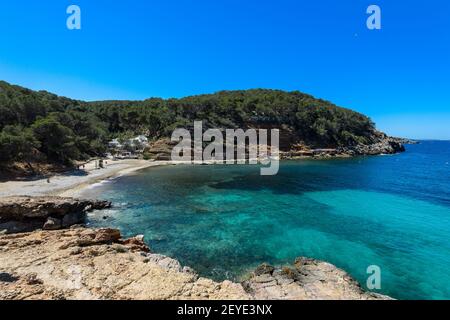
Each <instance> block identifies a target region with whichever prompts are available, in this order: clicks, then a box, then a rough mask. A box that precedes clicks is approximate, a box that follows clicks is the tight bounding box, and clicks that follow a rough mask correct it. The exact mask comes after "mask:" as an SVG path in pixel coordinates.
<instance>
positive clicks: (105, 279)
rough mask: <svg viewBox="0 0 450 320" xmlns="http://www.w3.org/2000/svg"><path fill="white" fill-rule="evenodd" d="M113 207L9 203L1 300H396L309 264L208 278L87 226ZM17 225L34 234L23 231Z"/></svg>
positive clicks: (2, 239)
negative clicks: (87, 218) (88, 216)
mask: <svg viewBox="0 0 450 320" xmlns="http://www.w3.org/2000/svg"><path fill="white" fill-rule="evenodd" d="M109 206H110V203H108V202H102V201H91V200H77V199H71V198H57V197H50V198H49V197H47V198H43V197H41V198H31V197H16V198H4V199H2V200H1V201H0V218H1V219H2V225H3V228H4V226H5V224H6V225H7V226H8V228H7V229H4V231H3V234H2V235H0V300H22V299H31V300H43V299H54V300H60V299H89V300H91V299H94V300H97V299H108V300H154V299H214V300H223V299H240V300H253V299H257V300H258V299H295V300H303V299H345V300H349V299H351V300H367V299H389V298H388V297H386V296H382V295H378V294H374V293H368V292H365V291H364V290H363V289H362V288H361V287H360V286H359V284H358V283H357V282H356V281H355V280H353V279H352V278H351V277H350V276H349V275H348V274H347V273H346V272H344V271H342V270H340V269H338V268H336V267H335V266H333V265H331V264H328V263H325V262H321V261H317V260H312V259H306V258H298V259H296V261H295V262H294V263H293V264H292V265H291V266H286V267H283V268H275V267H272V266H270V265H266V264H264V265H261V266H260V267H258V268H257V269H256V270H254V271H253V272H251V273H250V274H249V276H248V277H247V279H246V280H245V281H243V282H242V283H235V282H231V281H224V282H221V283H219V282H215V281H213V280H210V279H206V278H202V277H199V276H198V275H197V274H196V272H195V271H194V270H192V269H191V268H189V267H183V266H182V265H181V264H180V263H179V262H178V261H177V260H174V259H172V258H169V257H166V256H163V255H160V254H157V253H153V252H151V249H150V248H149V247H148V246H147V245H146V244H145V243H144V238H143V236H136V237H134V238H131V239H123V238H122V236H121V234H120V232H119V231H118V230H115V229H89V228H85V227H83V226H82V225H81V224H82V223H83V222H84V217H83V216H84V214H85V213H86V212H87V211H89V210H93V209H103V208H107V207H109ZM73 214H76V217H77V218H76V219H74V218H72V217H71V216H72V215H73ZM68 216H70V217H71V218H67V217H68ZM54 219H55V220H56V222H55V223H56V226H57V227H56V226H55V225H54V224H53V223H54ZM49 223H50V228H49ZM15 224H16V225H20V226H22V224H27V228H31V229H33V228H34V229H33V231H31V232H23V231H17V230H19V229H20V228H17V227H12V226H14V225H15ZM0 229H2V227H0ZM43 229H50V230H43ZM54 229H58V230H54ZM28 231H29V230H28Z"/></svg>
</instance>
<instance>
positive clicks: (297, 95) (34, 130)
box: [0, 82, 375, 164]
mask: <svg viewBox="0 0 450 320" xmlns="http://www.w3.org/2000/svg"><path fill="white" fill-rule="evenodd" d="M195 120H201V121H203V124H204V128H205V129H208V128H223V129H228V128H230V129H236V128H243V129H246V128H258V127H264V128H267V127H274V128H275V127H276V128H284V129H287V130H289V132H291V134H292V135H293V136H294V138H295V140H296V141H301V142H304V143H305V144H307V145H310V146H314V147H338V146H349V145H355V144H370V143H371V142H372V141H373V138H374V131H375V128H374V124H373V122H372V121H371V120H370V119H369V118H368V117H366V116H365V115H362V114H360V113H357V112H354V111H352V110H349V109H345V108H341V107H338V106H335V105H334V104H332V103H330V102H328V101H324V100H321V99H316V98H314V97H312V96H311V95H308V94H304V93H301V92H299V91H293V92H284V91H280V90H267V89H255V90H245V91H244V90H242V91H221V92H217V93H215V94H206V95H198V96H191V97H186V98H182V99H160V98H151V99H147V100H144V101H99V102H84V101H77V100H73V99H69V98H65V97H60V96H57V95H55V94H52V93H49V92H46V91H33V90H29V89H26V88H22V87H19V86H14V85H10V84H8V83H6V82H0V163H3V164H4V163H10V162H14V161H29V160H30V159H32V160H33V159H36V158H42V160H43V161H48V162H56V163H63V164H70V163H71V162H72V161H73V160H82V159H88V158H89V157H93V156H98V155H100V154H102V153H104V152H105V151H106V146H107V141H108V140H109V139H112V138H117V137H131V136H133V135H139V134H145V135H146V136H148V137H149V138H150V139H155V140H156V139H159V138H162V137H170V136H171V134H172V132H173V130H175V129H176V128H187V129H189V128H192V127H193V123H194V121H195Z"/></svg>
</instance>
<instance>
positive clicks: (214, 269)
mask: <svg viewBox="0 0 450 320" xmlns="http://www.w3.org/2000/svg"><path fill="white" fill-rule="evenodd" d="M86 195H88V196H90V197H97V198H103V199H109V200H112V201H113V202H114V204H115V205H116V207H115V208H114V209H112V210H110V211H106V212H105V211H102V212H98V213H94V214H93V215H91V216H90V218H89V219H90V223H91V224H92V225H93V226H112V227H118V228H119V229H121V230H122V232H123V234H124V235H125V236H134V235H136V234H144V235H145V239H146V241H147V243H148V244H149V245H150V247H151V249H152V251H153V252H158V253H162V254H165V255H168V256H171V257H174V258H176V259H178V260H180V261H181V263H182V264H183V265H188V266H191V267H193V268H194V269H196V270H197V271H198V272H199V273H200V274H201V275H203V276H208V277H212V278H214V279H216V280H223V279H226V278H228V279H233V280H238V279H240V278H241V277H242V276H243V275H245V274H246V273H247V272H248V271H249V270H250V269H251V268H254V267H255V266H257V265H259V264H260V263H263V262H268V263H271V264H274V265H283V264H288V263H292V262H293V260H294V259H295V258H296V257H299V256H306V257H311V258H316V259H321V260H325V261H328V262H330V263H333V264H335V265H337V266H338V267H340V268H343V269H344V270H346V271H347V272H349V273H350V274H351V275H352V276H353V277H355V278H356V279H357V280H358V281H359V282H360V283H361V284H362V285H363V287H364V286H365V284H366V280H367V277H368V276H369V275H368V274H367V273H366V271H367V267H368V266H371V265H377V266H379V267H380V268H381V287H382V289H381V290H379V291H377V292H379V293H383V294H387V295H390V296H392V297H394V298H397V299H450V142H438V141H427V142H423V143H421V144H419V145H409V146H407V152H406V153H402V154H398V155H389V156H374V157H360V158H354V159H337V160H315V161H310V160H308V161H306V160H305V161H285V162H282V164H281V168H280V172H279V174H278V175H277V176H273V177H263V176H260V175H259V168H258V167H257V166H250V165H247V166H237V165H229V166H170V167H159V168H150V169H146V170H143V171H141V172H139V173H138V174H135V175H132V176H124V177H120V178H118V179H115V180H111V181H108V182H106V183H102V184H101V185H99V186H96V187H95V188H92V189H90V190H88V191H87V194H86ZM103 216H106V217H107V219H106V220H104V219H103Z"/></svg>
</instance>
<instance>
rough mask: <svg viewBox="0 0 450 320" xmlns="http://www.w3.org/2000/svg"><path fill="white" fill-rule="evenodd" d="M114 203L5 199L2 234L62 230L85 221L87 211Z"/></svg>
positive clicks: (0, 212)
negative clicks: (37, 230)
mask: <svg viewBox="0 0 450 320" xmlns="http://www.w3.org/2000/svg"><path fill="white" fill-rule="evenodd" d="M110 206H111V203H110V202H108V201H99V200H80V199H73V198H62V197H5V198H1V199H0V232H2V231H3V232H4V233H17V232H27V231H32V230H36V229H45V230H58V229H61V228H68V227H70V226H72V225H75V224H80V223H83V222H84V218H85V214H86V212H89V211H92V210H100V209H105V208H109V207H110Z"/></svg>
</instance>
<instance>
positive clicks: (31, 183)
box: [0, 160, 171, 197]
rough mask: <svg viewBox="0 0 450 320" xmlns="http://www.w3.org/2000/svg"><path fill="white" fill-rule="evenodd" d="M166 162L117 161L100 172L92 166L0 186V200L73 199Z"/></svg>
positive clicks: (90, 164) (168, 162)
mask: <svg viewBox="0 0 450 320" xmlns="http://www.w3.org/2000/svg"><path fill="white" fill-rule="evenodd" d="M170 164H171V163H170V161H148V160H118V161H111V162H108V165H107V166H106V167H105V168H103V169H95V167H94V165H93V164H92V163H89V164H87V165H86V168H85V169H84V170H74V171H71V172H68V173H63V174H57V175H55V176H53V177H51V178H50V182H47V178H42V179H36V180H33V179H30V180H25V181H6V182H1V183H0V197H10V196H60V197H76V195H79V194H80V193H81V192H82V191H83V190H85V189H86V188H88V187H90V186H92V185H94V184H96V183H99V182H101V181H104V180H108V179H114V178H117V177H120V176H123V175H129V174H132V173H133V172H136V171H139V170H142V169H146V168H150V167H159V166H164V165H170Z"/></svg>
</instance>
